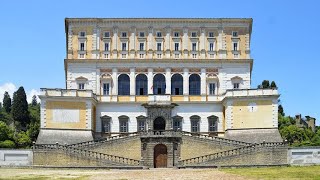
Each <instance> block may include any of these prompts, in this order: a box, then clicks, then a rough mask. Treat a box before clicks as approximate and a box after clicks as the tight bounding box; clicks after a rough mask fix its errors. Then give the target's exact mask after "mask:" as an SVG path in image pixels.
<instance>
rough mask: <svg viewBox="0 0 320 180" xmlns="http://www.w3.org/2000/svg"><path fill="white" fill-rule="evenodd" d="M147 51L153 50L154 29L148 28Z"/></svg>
mask: <svg viewBox="0 0 320 180" xmlns="http://www.w3.org/2000/svg"><path fill="white" fill-rule="evenodd" d="M148 30H149V31H148V40H147V41H148V43H147V51H149V50H153V27H149V28H148Z"/></svg>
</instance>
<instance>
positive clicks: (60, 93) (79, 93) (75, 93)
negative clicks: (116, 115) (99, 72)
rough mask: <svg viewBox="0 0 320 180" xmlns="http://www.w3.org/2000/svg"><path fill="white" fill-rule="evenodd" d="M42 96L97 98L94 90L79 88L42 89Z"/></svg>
mask: <svg viewBox="0 0 320 180" xmlns="http://www.w3.org/2000/svg"><path fill="white" fill-rule="evenodd" d="M40 96H54V97H86V98H90V97H92V98H95V99H96V98H97V97H96V94H94V93H93V92H92V90H78V89H47V88H41V89H40Z"/></svg>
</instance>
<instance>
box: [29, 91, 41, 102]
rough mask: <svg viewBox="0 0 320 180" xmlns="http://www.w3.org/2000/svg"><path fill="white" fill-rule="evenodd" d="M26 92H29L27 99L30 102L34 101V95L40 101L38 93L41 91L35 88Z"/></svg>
mask: <svg viewBox="0 0 320 180" xmlns="http://www.w3.org/2000/svg"><path fill="white" fill-rule="evenodd" d="M26 94H27V101H28V103H31V102H32V97H33V96H34V95H36V96H37V102H38V103H39V102H40V99H39V97H38V95H39V94H40V92H39V91H37V90H35V89H31V91H28V92H26Z"/></svg>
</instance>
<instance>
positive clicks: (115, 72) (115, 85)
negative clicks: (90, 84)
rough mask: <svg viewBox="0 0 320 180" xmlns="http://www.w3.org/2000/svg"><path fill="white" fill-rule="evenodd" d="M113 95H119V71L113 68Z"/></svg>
mask: <svg viewBox="0 0 320 180" xmlns="http://www.w3.org/2000/svg"><path fill="white" fill-rule="evenodd" d="M112 82H113V83H112V84H113V86H112V95H114V96H116V95H118V69H117V68H113V69H112Z"/></svg>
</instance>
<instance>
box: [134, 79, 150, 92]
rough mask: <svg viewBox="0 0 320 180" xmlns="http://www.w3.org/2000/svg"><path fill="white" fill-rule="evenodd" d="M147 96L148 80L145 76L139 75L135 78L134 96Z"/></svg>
mask: <svg viewBox="0 0 320 180" xmlns="http://www.w3.org/2000/svg"><path fill="white" fill-rule="evenodd" d="M147 94H148V78H147V76H146V75H145V74H139V75H137V77H136V95H147Z"/></svg>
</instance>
